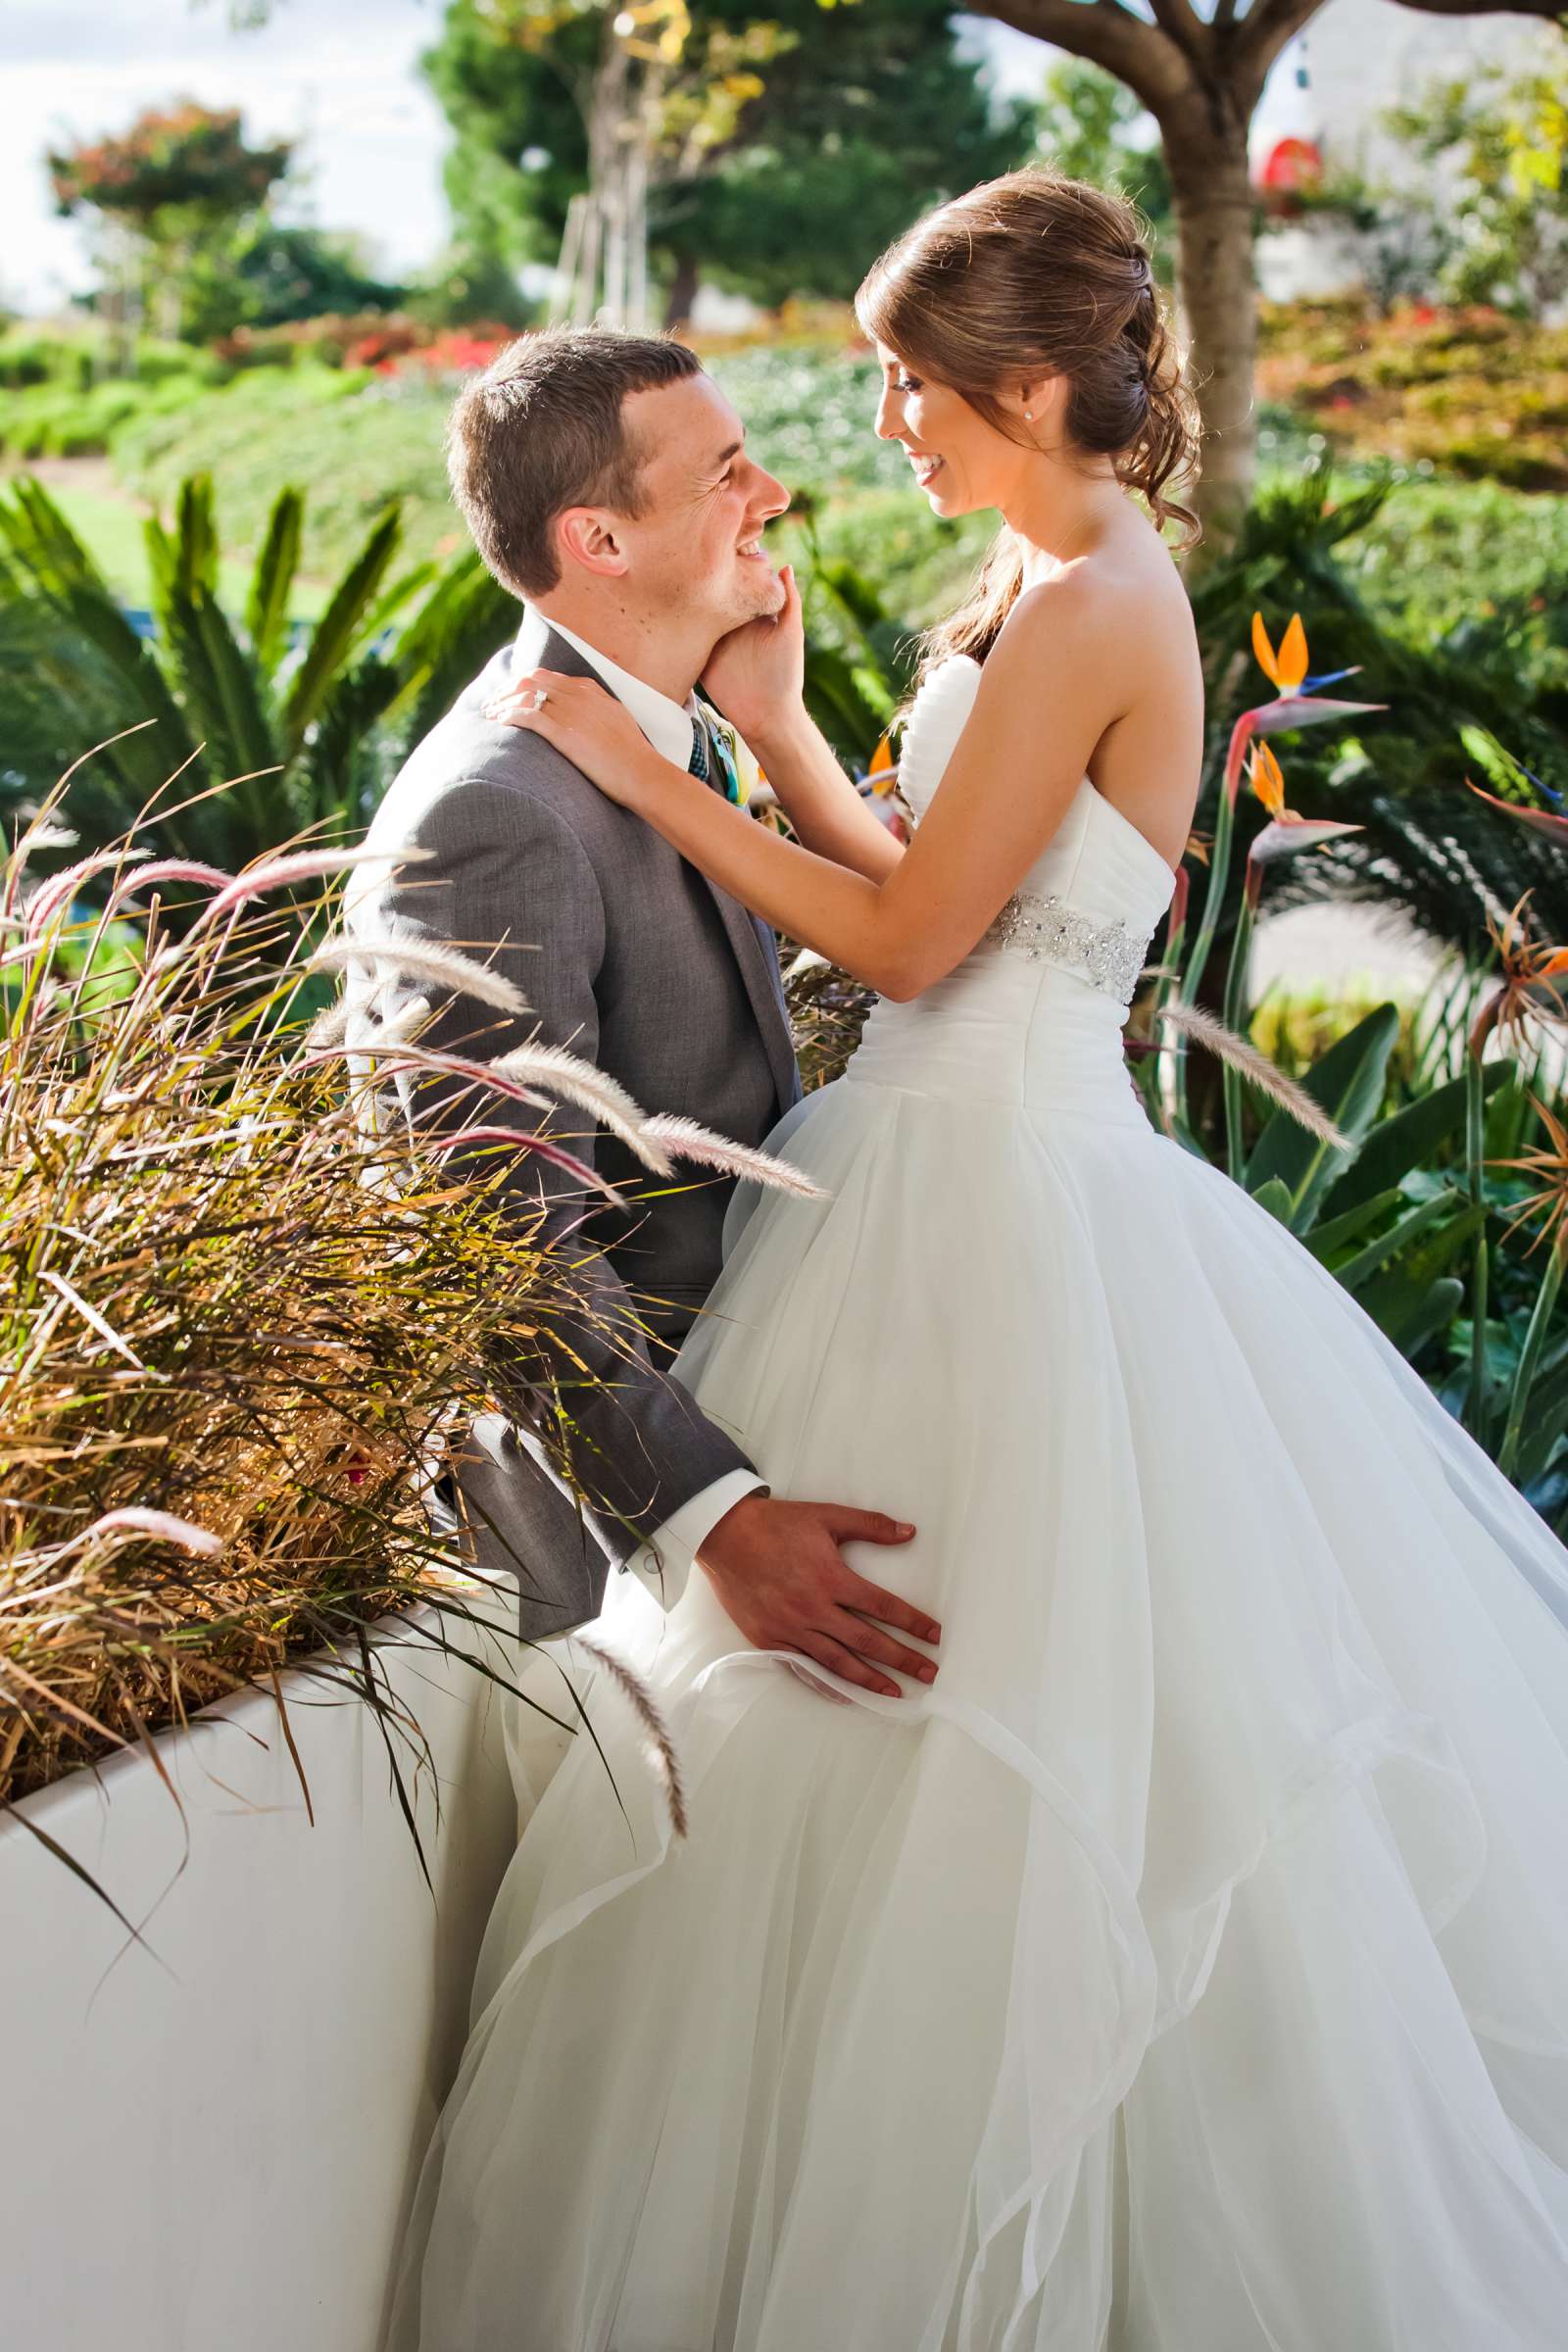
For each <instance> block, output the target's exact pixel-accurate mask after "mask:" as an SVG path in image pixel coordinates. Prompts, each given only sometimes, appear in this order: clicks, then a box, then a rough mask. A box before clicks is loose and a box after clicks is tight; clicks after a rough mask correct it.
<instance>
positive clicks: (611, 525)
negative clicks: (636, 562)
mask: <svg viewBox="0 0 1568 2352" xmlns="http://www.w3.org/2000/svg"><path fill="white" fill-rule="evenodd" d="M556 552H557V555H558V556H559V558H560V561H561V565H562V569H563V570H567V569H569V568H570V567H571V566H572V565H575V566H577V567H578V568H579V569H580V570H583V571H591V572H593V573H594V574H595V576H596V577H598V578H600V579H619V578H621V577H622V576H623V574H624V573H625V570H626V564H627V554H626V543H625V541H624V539H623V538H622V537H621V536H620V533H619V528H618V517H617V516H616V515H613V514H612V513H611V512H610V510H609V509H608V508H607V507H567V509H566V510H565V512H564V514H563V515H558V516H557V517H556Z"/></svg>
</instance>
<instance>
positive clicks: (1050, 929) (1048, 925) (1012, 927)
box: [985, 890, 1154, 1005]
mask: <svg viewBox="0 0 1568 2352" xmlns="http://www.w3.org/2000/svg"><path fill="white" fill-rule="evenodd" d="M985 936H986V938H987V940H989V941H990V943H991V945H992V946H993V947H997V948H1010V949H1012V950H1013V951H1014V952H1015V953H1016V954H1018V955H1021V956H1027V958H1028V960H1029V961H1030V962H1031V963H1038V962H1040V961H1041V959H1042V957H1044V958H1045V959H1046V960H1047V961H1049V962H1051V963H1065V964H1071V965H1074V966H1076V968H1077V970H1078V972H1079V974H1080V976H1081V977H1082V978H1084V979H1087V980H1088V981H1089V982H1090V983H1091V985H1092V986H1093V987H1095V988H1103V990H1104V991H1105V994H1106V995H1107V996H1111V997H1114V998H1115V999H1116V1001H1117V1003H1118V1004H1120V1005H1130V1004H1131V1003H1132V1001H1133V991H1134V990H1135V989H1136V988H1137V986H1138V981H1139V976H1140V974H1141V973H1142V971H1143V968H1144V963H1145V959H1146V958H1147V956H1148V954H1149V948H1150V942H1151V941H1152V938H1153V936H1154V935H1153V933H1152V931H1151V932H1150V933H1149V935H1148V937H1147V938H1145V939H1141V940H1140V939H1135V938H1134V937H1133V934H1132V933H1131V932H1130V931H1129V930H1128V928H1127V926H1126V924H1125V923H1122V922H1115V923H1094V922H1091V921H1090V919H1089V917H1088V915H1087V914H1079V913H1078V912H1077V910H1076V909H1075V908H1074V907H1067V906H1064V905H1063V904H1062V902H1061V900H1060V899H1058V898H1057V897H1056V895H1055V893H1054V892H1053V893H1052V895H1051V897H1050V898H1046V899H1040V898H1036V897H1035V896H1034V894H1033V892H1031V891H1026V890H1021V891H1019V892H1018V893H1017V894H1016V896H1015V897H1013V898H1010V899H1009V900H1008V901H1007V904H1006V905H1005V907H1004V908H1003V909H1002V912H1001V913H1000V914H999V915H998V917H997V919H996V921H995V922H994V923H993V924H992V925H991V927H990V929H989V930H988V931H987V932H986V934H985Z"/></svg>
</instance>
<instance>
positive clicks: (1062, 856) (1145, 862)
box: [899, 654, 1175, 995]
mask: <svg viewBox="0 0 1568 2352" xmlns="http://www.w3.org/2000/svg"><path fill="white" fill-rule="evenodd" d="M979 690H980V664H979V662H976V661H974V660H972V659H971V657H970V656H969V655H967V654H954V655H952V656H951V657H950V658H949V659H948V660H947V661H946V662H941V663H939V665H938V666H937V667H936V668H935V669H933V670H932V671H931V672H930V674H929V676H928V677H927V678H926V680H925V682H924V684H923V685H922V686H921V688H920V691H919V693H918V695H917V696H916V697H915V702H914V708H913V710H912V711H910V713H909V719H908V723H907V727H906V729H905V737H904V749H903V755H902V757H901V759H900V761H899V789H900V791H901V793H902V794H903V796H904V798H905V800H906V801H907V804H908V806H909V809H911V811H912V812H913V815H914V817H915V819H916V821H917V822H918V820H919V818H920V817H922V816H923V815H924V814H925V811H926V809H928V808H929V807H930V805H931V802H932V800H933V798H934V797H935V794H936V790H937V787H938V785H939V784H940V783H941V781H942V778H943V775H944V774H945V772H946V770H947V767H948V764H949V762H950V760H952V758H953V755H954V752H955V751H956V748H957V743H958V738H959V736H960V735H961V734H962V733H963V730H964V726H965V724H966V723H967V721H968V718H969V714H970V712H971V711H973V709H974V705H975V697H976V695H977V694H978V693H979ZM1042 723H1043V725H1044V726H1049V723H1050V721H1049V717H1048V718H1046V719H1045V720H1043V722H1042ZM1174 886H1175V877H1174V875H1173V874H1172V872H1171V869H1170V867H1169V866H1168V865H1167V864H1166V862H1165V860H1164V858H1162V857H1161V856H1160V854H1159V852H1158V851H1157V850H1156V849H1155V848H1154V846H1153V844H1152V842H1150V841H1147V840H1146V839H1145V837H1144V835H1143V834H1142V833H1140V832H1139V830H1138V828H1137V826H1136V825H1135V824H1133V823H1132V822H1131V821H1130V820H1129V819H1128V818H1127V817H1125V816H1123V815H1122V813H1121V811H1120V810H1119V809H1113V808H1112V807H1111V805H1110V803H1109V802H1108V801H1107V800H1105V799H1103V796H1102V795H1101V794H1100V793H1098V792H1097V791H1096V790H1095V787H1094V785H1093V784H1092V783H1091V782H1090V780H1089V778H1088V777H1087V776H1085V777H1084V779H1083V781H1082V782H1081V783H1080V785H1079V787H1078V790H1077V792H1076V793H1075V794H1074V795H1073V798H1072V800H1071V802H1070V803H1069V804H1068V807H1067V811H1066V814H1065V815H1064V816H1063V818H1062V820H1061V823H1060V824H1059V825H1058V826H1057V828H1056V830H1055V832H1054V834H1053V836H1052V838H1051V840H1050V841H1049V842H1048V843H1047V844H1046V847H1045V849H1044V850H1043V851H1042V852H1041V854H1040V856H1039V858H1036V860H1035V862H1034V864H1033V865H1032V866H1031V867H1030V869H1029V871H1028V873H1027V874H1025V876H1024V878H1023V880H1022V881H1021V882H1020V883H1019V885H1018V897H1019V899H1020V901H1022V902H1024V904H1025V924H1024V926H1023V927H1022V928H1023V930H1024V944H1026V942H1027V936H1028V935H1027V924H1028V921H1029V920H1030V919H1031V918H1032V917H1035V908H1038V907H1042V906H1046V905H1051V906H1054V907H1057V908H1059V909H1061V917H1060V919H1062V920H1067V919H1070V917H1071V916H1072V915H1078V916H1081V917H1082V918H1083V919H1084V920H1085V921H1086V922H1087V923H1089V924H1092V925H1095V926H1105V925H1113V924H1120V925H1121V926H1123V928H1124V929H1125V931H1126V932H1127V934H1128V935H1129V936H1130V937H1131V939H1132V940H1133V941H1134V942H1135V943H1138V944H1140V945H1143V944H1146V943H1147V942H1148V940H1149V938H1150V935H1151V934H1152V931H1153V930H1154V928H1155V926H1156V925H1157V923H1158V921H1159V918H1160V916H1161V915H1162V914H1163V913H1164V911H1165V909H1166V907H1168V906H1169V904H1170V895H1171V891H1172V889H1173V888H1174ZM1031 901H1032V902H1034V903H1035V907H1033V908H1032V907H1029V904H1028V903H1029V902H1031ZM1035 919H1043V920H1046V921H1048V923H1049V920H1050V918H1049V917H1037V918H1035ZM1011 928H1013V930H1014V934H1015V944H1020V943H1018V942H1017V933H1018V930H1019V928H1020V927H1019V926H1017V925H1013V926H1011ZM992 944H993V945H996V944H997V943H996V942H995V941H993V943H992ZM1002 944H1006V943H1005V942H1004V943H1002ZM981 952H982V953H983V952H984V951H981ZM1026 952H1027V949H1026ZM1135 977H1136V975H1135ZM1126 993H1127V994H1128V995H1130V994H1131V990H1130V989H1129V990H1128V991H1127V992H1126Z"/></svg>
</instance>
